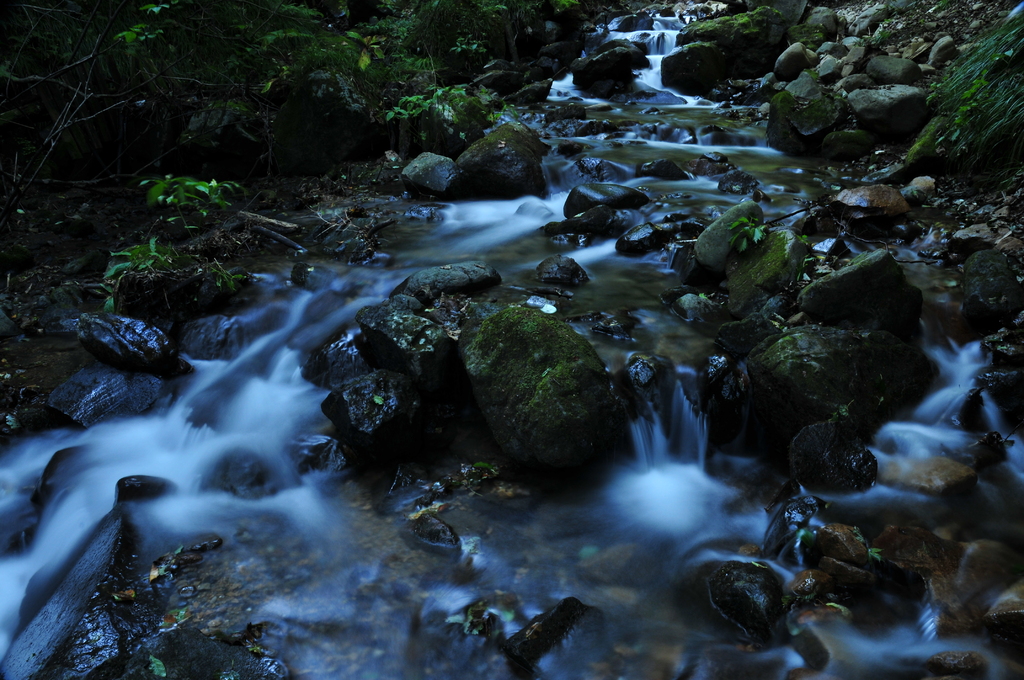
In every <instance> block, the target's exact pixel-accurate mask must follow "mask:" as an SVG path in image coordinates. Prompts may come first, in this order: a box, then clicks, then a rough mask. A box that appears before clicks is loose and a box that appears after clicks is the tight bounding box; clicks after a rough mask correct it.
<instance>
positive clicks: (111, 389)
mask: <svg viewBox="0 0 1024 680" xmlns="http://www.w3.org/2000/svg"><path fill="white" fill-rule="evenodd" d="M162 386H163V381H162V380H161V379H160V378H158V377H156V376H155V375H150V374H148V373H133V372H129V371H121V370H118V369H116V368H112V367H110V366H107V365H105V364H101V363H99V362H97V363H94V364H90V365H89V366H86V367H85V368H83V369H82V370H80V371H78V372H77V373H75V374H74V375H72V376H71V377H70V378H68V379H67V381H65V382H63V383H61V384H60V385H58V386H57V388H56V389H55V390H54V391H53V392H51V393H50V397H49V399H47V401H46V405H47V406H49V407H50V408H52V409H55V410H57V411H59V412H60V413H63V414H64V415H66V416H67V417H69V418H71V419H72V420H74V421H75V422H76V423H78V424H79V425H82V426H84V427H89V426H90V425H94V424H96V423H98V422H100V421H101V420H108V419H110V418H117V417H120V416H133V415H135V414H137V413H142V412H143V411H145V410H146V409H148V408H149V407H150V406H152V405H153V403H154V402H155V401H156V398H157V397H158V396H159V395H160V390H161V388H162Z"/></svg>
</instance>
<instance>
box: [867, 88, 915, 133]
mask: <svg viewBox="0 0 1024 680" xmlns="http://www.w3.org/2000/svg"><path fill="white" fill-rule="evenodd" d="M848 101H849V102H850V105H851V106H852V107H853V112H854V114H855V115H856V116H857V123H858V125H860V127H862V128H864V129H865V130H869V131H870V132H874V133H877V134H880V135H883V136H886V137H903V136H906V135H909V134H910V133H912V132H915V131H917V130H919V129H920V128H921V126H922V125H924V124H925V123H926V122H927V120H928V118H929V116H930V115H931V114H930V111H929V109H928V91H927V90H925V89H923V88H920V87H911V86H909V85H889V86H887V87H883V88H879V89H877V90H856V91H854V92H851V93H850V96H849V97H848Z"/></svg>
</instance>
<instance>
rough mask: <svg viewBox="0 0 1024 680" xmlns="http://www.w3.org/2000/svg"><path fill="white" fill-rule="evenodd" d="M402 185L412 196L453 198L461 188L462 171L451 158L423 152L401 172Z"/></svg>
mask: <svg viewBox="0 0 1024 680" xmlns="http://www.w3.org/2000/svg"><path fill="white" fill-rule="evenodd" d="M402 184H403V185H404V186H405V188H406V189H407V190H408V191H409V192H411V193H412V194H413V195H414V196H419V195H428V196H439V197H441V198H454V197H455V196H457V195H458V193H459V190H460V188H461V184H462V171H461V170H460V169H459V166H457V165H456V164H455V161H453V160H452V159H451V158H448V157H447V156H442V155H440V154H436V153H430V152H424V153H421V154H420V155H419V156H417V157H416V158H414V159H413V160H412V161H411V162H410V163H409V164H408V165H406V166H405V168H404V169H403V170H402ZM420 219H422V218H420Z"/></svg>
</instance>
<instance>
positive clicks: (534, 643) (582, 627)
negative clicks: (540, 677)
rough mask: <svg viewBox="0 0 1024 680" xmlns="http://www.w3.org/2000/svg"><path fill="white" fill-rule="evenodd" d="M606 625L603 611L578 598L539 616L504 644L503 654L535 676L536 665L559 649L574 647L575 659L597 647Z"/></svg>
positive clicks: (559, 604)
mask: <svg viewBox="0 0 1024 680" xmlns="http://www.w3.org/2000/svg"><path fill="white" fill-rule="evenodd" d="M603 627H604V621H603V617H602V615H601V610H600V609H596V608H594V607H591V606H588V605H585V604H583V603H582V602H580V601H579V600H577V599H576V598H575V597H567V598H565V599H564V600H561V601H560V602H559V603H558V604H557V605H555V606H554V608H552V609H550V610H548V611H546V612H544V613H543V614H538V615H537V616H535V617H533V618H532V619H530V622H529V623H528V624H527V625H526V626H524V627H523V628H522V629H521V630H519V631H518V632H517V633H514V634H513V635H512V636H511V637H509V638H508V639H507V640H506V641H505V642H503V643H501V651H503V652H504V653H505V656H507V657H508V658H509V659H510V660H511V661H512V662H513V663H515V664H516V665H517V666H519V667H520V668H522V669H523V670H524V671H526V672H527V673H531V674H532V673H534V672H535V671H536V670H537V664H538V663H539V662H540V661H541V659H543V658H544V657H545V656H546V655H547V654H549V653H550V652H552V651H553V650H555V649H556V648H557V647H559V646H561V645H563V644H566V645H569V644H571V646H572V648H573V652H574V657H577V658H578V656H579V654H580V652H581V651H582V652H584V654H583V656H584V657H586V656H588V654H586V651H589V650H587V648H588V647H591V646H594V645H595V644H598V643H599V642H600V641H599V638H600V637H601V634H602V632H603Z"/></svg>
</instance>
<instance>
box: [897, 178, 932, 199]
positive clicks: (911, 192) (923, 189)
mask: <svg viewBox="0 0 1024 680" xmlns="http://www.w3.org/2000/svg"><path fill="white" fill-rule="evenodd" d="M900 194H901V195H902V196H903V198H905V199H907V203H909V204H910V205H924V204H925V203H927V202H928V201H930V200H931V199H932V198H934V197H935V180H934V179H933V178H931V177H915V178H914V179H912V180H910V183H909V184H907V185H906V186H905V187H903V188H902V189H900Z"/></svg>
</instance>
